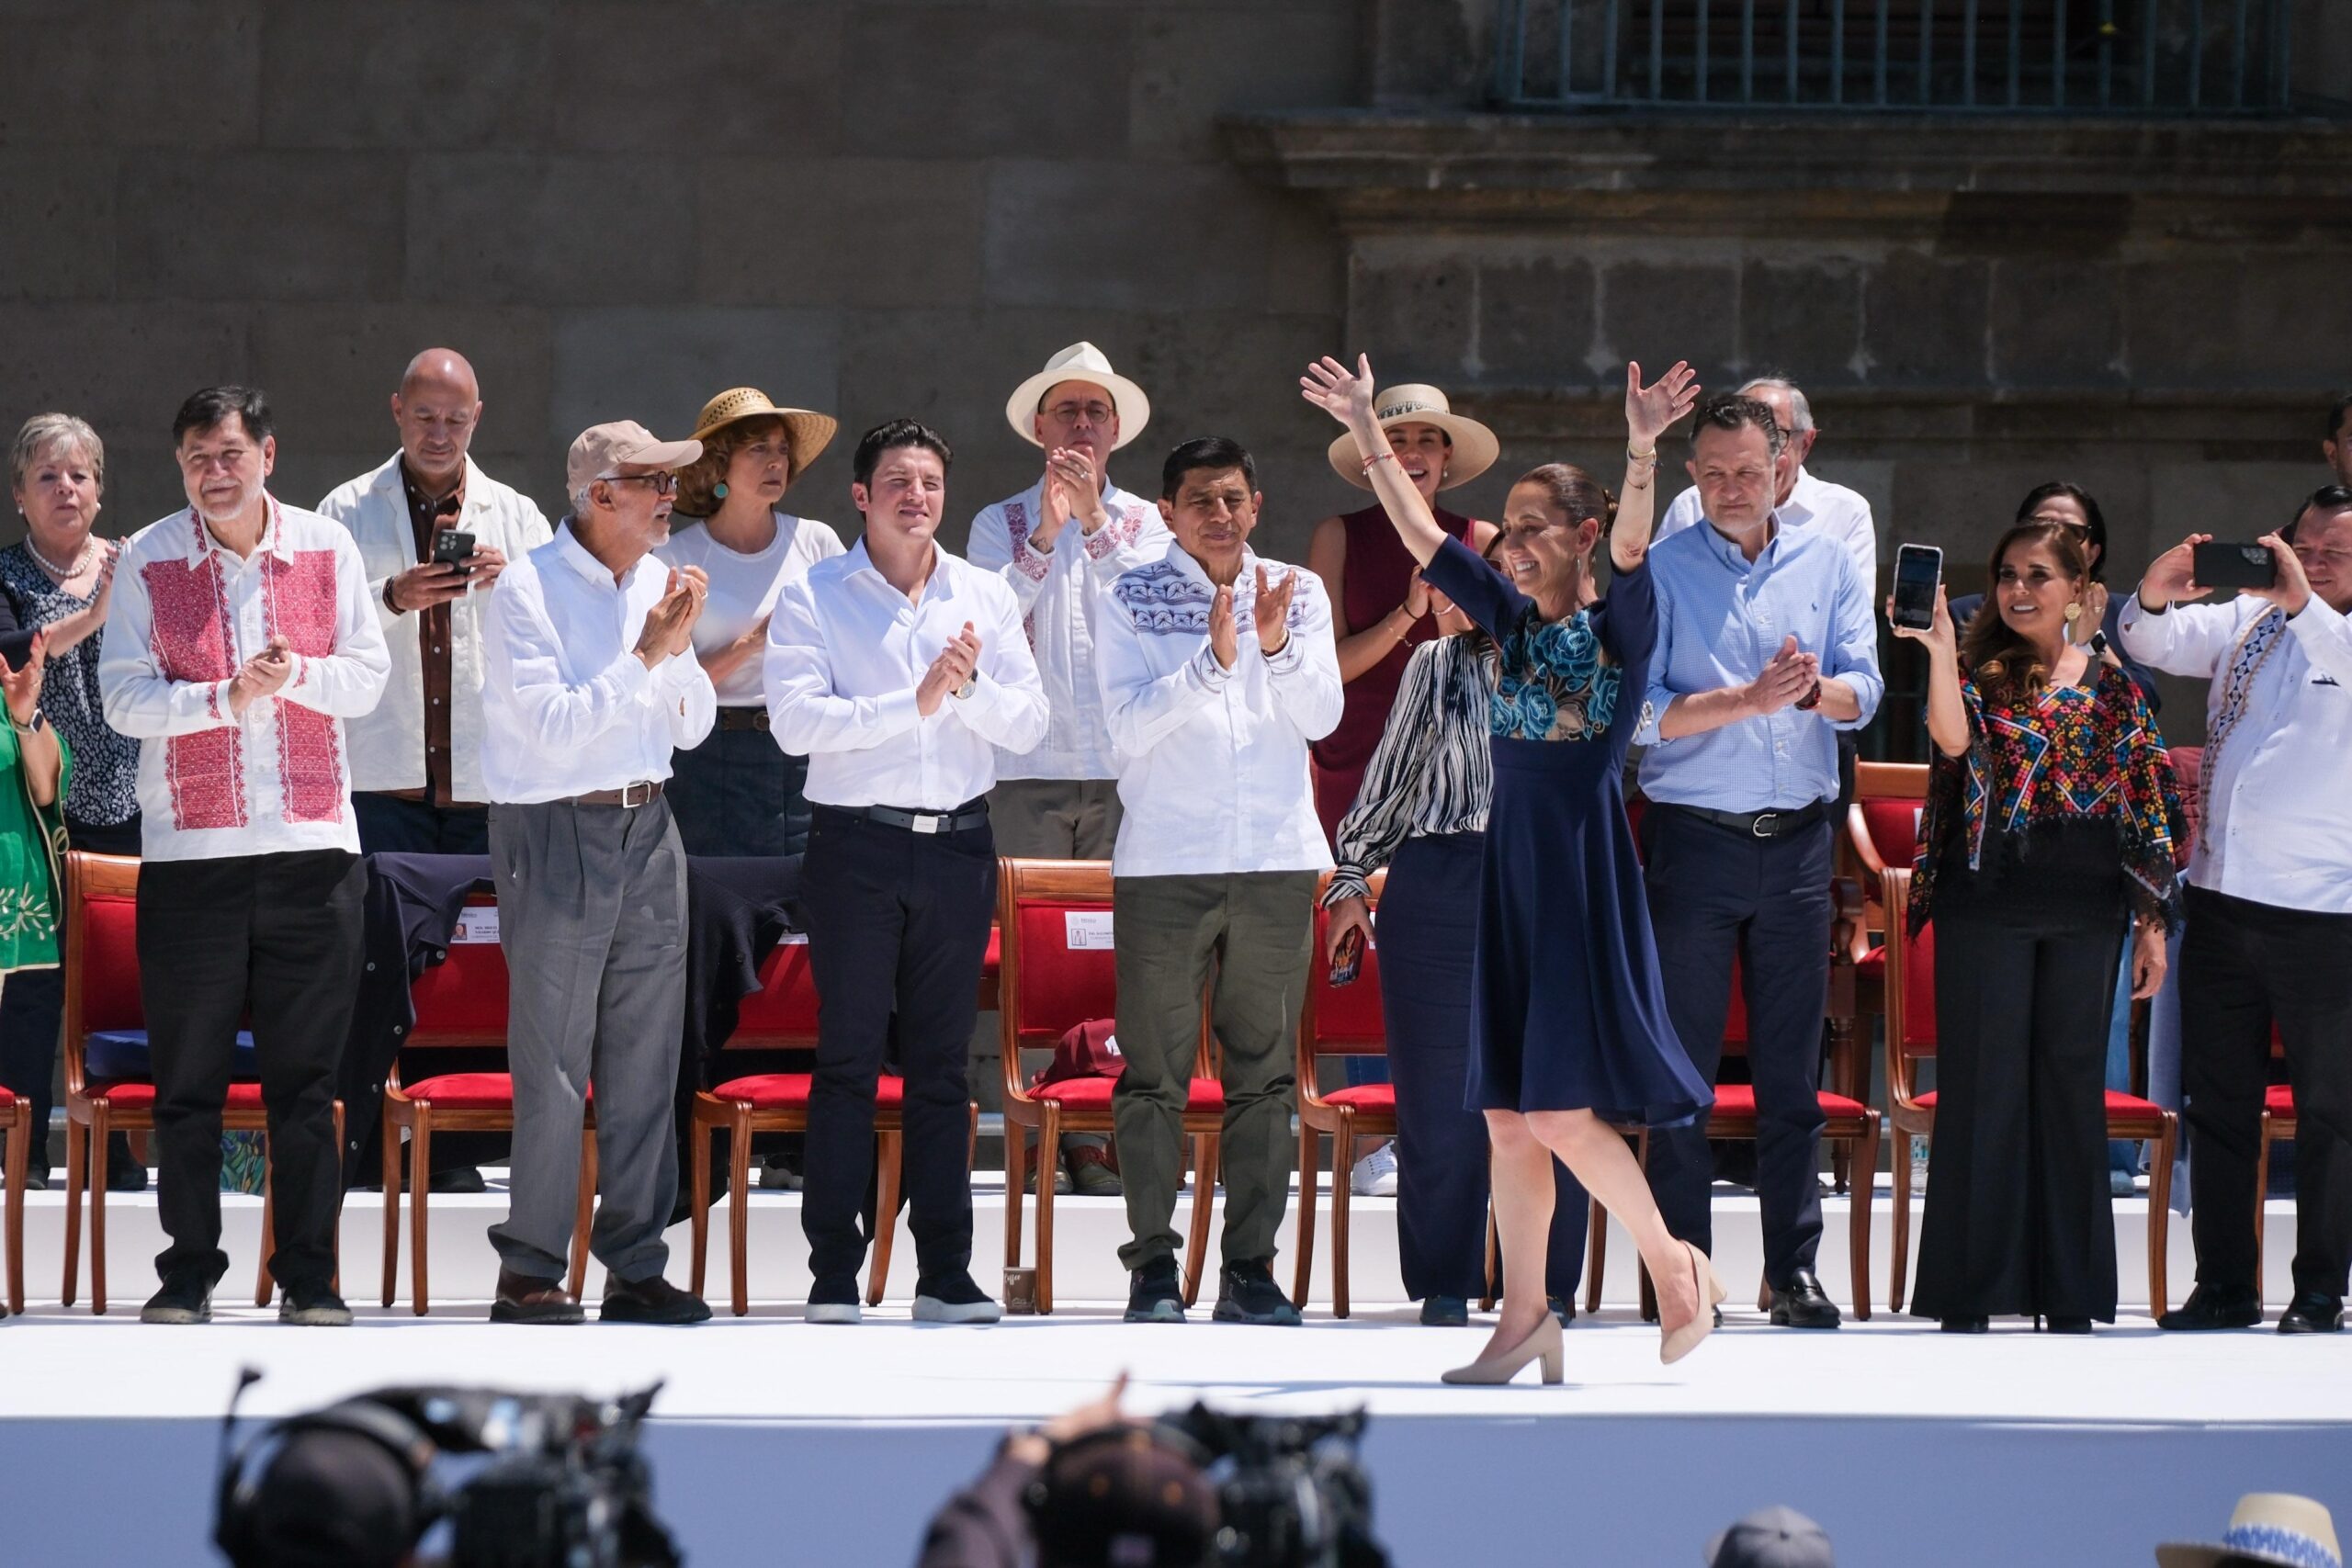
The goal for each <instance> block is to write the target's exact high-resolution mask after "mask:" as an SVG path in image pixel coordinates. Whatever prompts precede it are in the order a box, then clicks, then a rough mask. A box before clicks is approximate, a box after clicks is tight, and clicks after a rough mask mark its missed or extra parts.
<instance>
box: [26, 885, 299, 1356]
mask: <svg viewBox="0 0 2352 1568" xmlns="http://www.w3.org/2000/svg"><path fill="white" fill-rule="evenodd" d="M138 899H139V861H138V858H137V857H136V856H131V855H99V854H92V853H90V852H87V851H85V850H69V851H68V852H66V855H65V1029H64V1039H65V1270H64V1273H65V1280H64V1285H63V1288H62V1290H61V1291H60V1292H59V1300H60V1302H61V1303H62V1304H63V1305H65V1306H72V1305H73V1304H74V1291H75V1287H76V1285H77V1283H78V1276H79V1275H80V1273H81V1261H82V1193H83V1189H84V1187H85V1185H86V1186H87V1188H88V1190H89V1203H90V1311H91V1313H92V1314H103V1313H104V1312H105V1311H106V1310H107V1138H108V1136H109V1135H110V1134H114V1133H152V1132H153V1131H154V1129H155V1085H154V1082H153V1079H150V1078H104V1079H99V1078H92V1077H90V1076H89V1075H88V1073H87V1072H86V1071H85V1066H86V1063H87V1055H86V1052H87V1047H88V1044H89V1040H90V1036H91V1035H93V1034H96V1033H98V1032H101V1031H116V1030H141V1031H143V1030H144V1029H145V1028H146V1027H147V1015H146V1013H145V1012H144V1010H142V1005H141V999H140V990H139V944H138V914H139V902H138ZM220 1127H221V1130H222V1131H223V1132H231V1133H260V1134H263V1135H264V1136H265V1138H266V1136H267V1135H268V1133H269V1115H268V1111H267V1110H266V1108H265V1107H264V1106H263V1104H262V1099H261V1085H260V1084H259V1083H257V1082H254V1081H250V1080H241V1081H238V1082H234V1083H232V1084H231V1085H230V1086H229V1096H228V1100H227V1103H226V1104H225V1105H223V1106H222V1108H221V1111H220ZM334 1134H335V1146H336V1147H338V1148H340V1147H342V1145H343V1101H341V1100H336V1101H335V1102H334ZM15 1146H16V1140H11V1149H12V1151H13V1149H14V1147H15ZM15 1157H16V1156H15V1155H14V1153H13V1152H12V1153H11V1155H10V1158H11V1159H12V1160H13V1159H14V1158H15ZM264 1158H265V1161H266V1158H267V1155H266V1147H265V1154H264ZM272 1216H273V1210H272V1205H271V1202H270V1198H269V1188H268V1182H267V1178H266V1176H265V1178H264V1181H263V1187H262V1209H261V1262H260V1264H259V1266H258V1268H257V1269H256V1270H255V1272H254V1305H255V1306H267V1305H268V1304H269V1296H270V1291H271V1288H272V1285H273V1284H274V1281H273V1280H271V1278H270V1274H269V1255H270V1253H271V1251H272V1250H273V1249H274V1247H275V1245H276V1242H275V1235H276V1230H275V1227H274V1225H273V1224H272ZM338 1273H340V1269H339V1268H338ZM339 1282H340V1281H339V1280H338V1283H339Z"/></svg>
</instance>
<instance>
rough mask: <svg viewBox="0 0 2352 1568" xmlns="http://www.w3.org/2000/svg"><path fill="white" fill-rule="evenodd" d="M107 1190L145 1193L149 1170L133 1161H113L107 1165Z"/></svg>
mask: <svg viewBox="0 0 2352 1568" xmlns="http://www.w3.org/2000/svg"><path fill="white" fill-rule="evenodd" d="M146 1190H147V1168H146V1167H145V1166H143V1165H140V1164H138V1163H137V1162H135V1161H131V1160H113V1161H109V1162H108V1163H107V1191H109V1192H144V1191H146Z"/></svg>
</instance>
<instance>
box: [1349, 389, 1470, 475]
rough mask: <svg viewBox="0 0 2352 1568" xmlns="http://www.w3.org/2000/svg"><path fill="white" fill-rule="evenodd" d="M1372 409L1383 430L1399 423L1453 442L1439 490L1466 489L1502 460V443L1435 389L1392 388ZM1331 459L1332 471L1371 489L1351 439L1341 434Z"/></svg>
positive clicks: (1373, 402) (1383, 394)
mask: <svg viewBox="0 0 2352 1568" xmlns="http://www.w3.org/2000/svg"><path fill="white" fill-rule="evenodd" d="M1372 409H1373V418H1374V420H1375V421H1376V422H1377V423H1379V425H1380V428H1381V429H1383V430H1386V429H1388V428H1389V427H1390V426H1391V425H1397V424H1433V425H1436V426H1437V427H1438V428H1439V429H1440V430H1442V431H1444V432H1445V434H1446V439H1447V440H1449V441H1451V442H1453V457H1451V458H1450V459H1449V460H1448V461H1447V463H1446V465H1445V480H1444V482H1443V483H1442V484H1440V485H1439V486H1438V487H1437V488H1438V489H1440V490H1452V489H1453V487H1454V486H1456V485H1466V484H1468V483H1469V482H1470V481H1471V480H1472V479H1476V478H1477V477H1478V476H1479V475H1480V474H1483V473H1485V472H1486V471H1487V469H1488V468H1493V467H1494V466H1495V459H1496V458H1497V457H1500V456H1501V455H1502V450H1503V444H1502V443H1501V442H1500V441H1498V440H1497V439H1496V437H1495V433H1494V432H1493V431H1491V430H1488V429H1487V427H1486V426H1485V425H1483V424H1480V423H1478V422H1477V421H1476V420H1475V419H1472V418H1470V417H1469V416H1468V415H1467V414H1459V413H1455V412H1453V404H1451V403H1449V402H1447V401H1446V398H1445V394H1444V393H1443V392H1441V391H1439V390H1438V389H1436V388H1435V387H1431V386H1428V385H1425V384H1423V383H1421V382H1419V381H1415V382H1410V383H1408V384H1407V385H1405V386H1402V387H1391V388H1389V389H1387V390H1386V391H1385V392H1383V393H1381V394H1380V395H1379V396H1378V397H1376V398H1374V399H1373V400H1372ZM1330 456H1331V471H1332V472H1334V473H1336V474H1338V475H1339V476H1340V478H1341V479H1345V480H1347V481H1348V482H1349V483H1350V484H1351V485H1353V486H1355V487H1356V488H1357V489H1358V490H1370V489H1371V488H1372V480H1370V479H1366V478H1365V477H1364V468H1363V459H1362V458H1361V457H1358V456H1357V454H1356V438H1355V437H1354V436H1352V435H1349V434H1341V435H1340V438H1339V439H1338V440H1336V441H1334V442H1332V443H1331V454H1330Z"/></svg>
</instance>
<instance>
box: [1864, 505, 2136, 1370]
mask: <svg viewBox="0 0 2352 1568" xmlns="http://www.w3.org/2000/svg"><path fill="white" fill-rule="evenodd" d="M1992 582H1993V589H1992V593H1991V595H1990V603H1989V604H1986V605H1985V608H1984V609H1983V610H1982V611H1980V612H1979V613H1978V614H1977V615H1976V616H1975V617H1974V618H1973V619H1972V620H1971V621H1970V622H1969V624H1968V630H1967V633H1966V635H1965V636H1960V635H1958V634H1956V633H1955V631H1954V629H1953V626H1952V617H1951V608H1950V606H1949V605H1948V604H1946V602H1945V600H1944V596H1943V593H1942V592H1941V590H1939V591H1938V592H1937V596H1936V615H1935V620H1934V623H1933V624H1932V625H1931V626H1928V629H1926V630H1924V631H1921V630H1917V629H1915V628H1914V627H1911V626H1900V625H1898V626H1895V627H1894V634H1895V636H1897V637H1908V638H1911V639H1912V640H1914V641H1917V642H1921V643H1924V644H1926V645H1927V648H1928V735H1929V736H1930V737H1931V738H1932V739H1934V741H1935V744H1936V750H1937V751H1938V753H1939V755H1938V756H1937V758H1936V761H1935V767H1934V772H1933V773H1932V775H1931V776H1930V780H1929V784H1928V803H1927V807H1926V810H1925V813H1924V814H1923V815H1922V817H1921V818H1920V823H1919V855H1918V863H1917V867H1916V869H1915V870H1914V871H1913V873H1912V878H1911V908H1910V911H1909V920H1910V927H1911V930H1912V931H1914V932H1915V933H1916V932H1917V931H1920V930H1922V929H1924V928H1925V927H1926V926H1927V924H1928V921H1929V920H1930V919H1932V920H1933V921H1934V922H1935V927H1936V1034H1937V1041H1938V1050H1937V1058H1936V1089H1937V1105H1936V1137H1935V1143H1934V1145H1933V1152H1932V1154H1931V1156H1930V1161H1931V1163H1930V1164H1929V1166H1928V1201H1927V1215H1926V1218H1925V1220H1924V1221H1923V1223H1922V1225H1921V1231H1920V1237H1919V1273H1918V1282H1917V1288H1916V1290H1915V1292H1914V1295H1913V1304H1912V1311H1913V1312H1914V1313H1915V1314H1918V1315H1920V1316H1922V1317H1934V1318H1940V1319H1941V1320H1942V1322H1943V1326H1944V1328H1945V1329H1946V1330H1947V1331H1948V1332H1951V1333H1976V1334H1981V1333H1983V1332H1984V1331H1985V1328H1986V1327H1987V1326H1988V1320H1989V1319H1991V1318H1993V1317H1997V1316H2004V1315H2008V1314H2030V1315H2034V1316H2037V1317H2040V1318H2041V1319H2043V1320H2045V1321H2046V1322H2047V1323H2048V1325H2049V1326H2050V1327H2051V1329H2052V1331H2053V1332H2056V1333H2062V1334H2087V1333H2089V1332H2090V1330H2091V1325H2092V1323H2093V1322H2095V1321H2096V1322H2104V1323H2111V1322H2113V1321H2114V1320H2115V1247H2114V1231H2113V1214H2112V1201H2111V1199H2110V1197H2109V1189H2108V1179H2107V1113H2106V1094H2105V1082H2104V1068H2105V1063H2106V1055H2107V1037H2108V1025H2109V1013H2110V1010H2111V1009H2112V1008H2113V1006H2114V1005H2115V989H2114V986H2113V984H2112V981H2113V978H2114V976H2115V972H2116V965H2117V964H2118V962H2119V959H2120V955H2121V953H2120V950H2121V948H2122V944H2123V942H2124V934H2125V931H2126V930H2127V929H2129V930H2130V931H2131V980H2132V984H2131V996H2132V997H2134V998H2139V997H2147V996H2153V995H2154V993H2155V990H2156V987H2157V986H2158V985H2159V984H2160V983H2161V982H2162V981H2163V979H2164V972H2165V931H2166V930H2167V929H2168V927H2169V926H2170V925H2172V924H2173V923H2175V922H2177V919H2178V918H2179V910H2180V892H2179V888H2178V886H2177V884H2176V882H2175V880H2174V875H2173V844H2174V841H2175V838H2176V836H2177V834H2178V833H2179V832H2180V830H2181V820H2182V819H2181V814H2180V799H2179V795H2178V794H2177V790H2176V788H2175V785H2174V782H2173V771H2172V764H2171V761H2170V759H2169V758H2168V757H2167V756H2166V754H2165V743H2164V737H2163V736H2162V735H2160V734H2159V733H2157V730H2156V724H2155V719H2154V716H2153V715H2152V714H2151V713H2150V712H2149V709H2148V704H2147V700H2146V698H2145V697H2143V695H2141V694H2140V691H2139V689H2138V687H2136V686H2135V685H2134V684H2133V683H2132V682H2131V678H2130V677H2129V676H2127V675H2125V674H2124V672H2123V671H2121V670H2120V669H2119V668H2117V667H2116V666H2115V665H2114V664H2112V663H2109V662H2108V661H2106V660H2101V659H2098V658H2097V657H2095V656H2094V655H2093V654H2092V652H2091V651H2090V649H2088V648H2086V646H2084V645H2083V644H2082V643H2080V642H2077V641H2075V640H2074V639H2073V638H2072V637H2070V636H2069V635H2068V632H2069V629H2070V628H2071V627H2073V626H2075V625H2076V624H2078V623H2079V622H2081V621H2082V620H2083V619H2085V618H2086V615H2088V613H2089V611H2088V608H2087V606H2088V605H2089V604H2090V602H2091V589H2092V587H2093V579H2092V577H2091V564H2090V558H2089V555H2088V552H2087V551H2086V548H2085V544H2084V541H2083V539H2082V538H2081V536H2079V534H2078V533H2077V532H2076V531H2075V530H2072V529H2069V528H2067V527H2065V526H2064V525H2060V524H2057V523H2052V522H2032V521H2029V522H2024V523H2020V524H2018V525H2016V526H2014V527H2012V528H2011V529H2010V530H2009V531H2008V532H2007V534H2004V535H2003V536H2001V540H2000V543H1999V544H1998V545H1997V546H1996V547H1995V549H1994V551H1993V565H1992ZM1893 609H1894V605H1893V604H1892V602H1890V603H1889V605H1888V611H1889V617H1890V619H1892V615H1893Z"/></svg>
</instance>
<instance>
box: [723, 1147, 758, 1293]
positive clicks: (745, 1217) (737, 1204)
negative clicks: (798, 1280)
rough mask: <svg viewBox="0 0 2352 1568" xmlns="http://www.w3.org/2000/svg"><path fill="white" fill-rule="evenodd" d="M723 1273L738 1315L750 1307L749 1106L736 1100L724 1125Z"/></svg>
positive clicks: (750, 1179)
mask: <svg viewBox="0 0 2352 1568" xmlns="http://www.w3.org/2000/svg"><path fill="white" fill-rule="evenodd" d="M727 1273H728V1279H729V1284H730V1285H731V1286H732V1287H733V1290H734V1292H735V1300H734V1305H735V1315H736V1316H737V1317H741V1316H742V1315H743V1314H745V1313H748V1312H750V1311H751V1310H752V1108H751V1107H750V1106H748V1105H740V1104H739V1105H737V1106H736V1107H735V1120H734V1122H732V1123H731V1124H730V1125H729V1127H728V1129H727Z"/></svg>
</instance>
